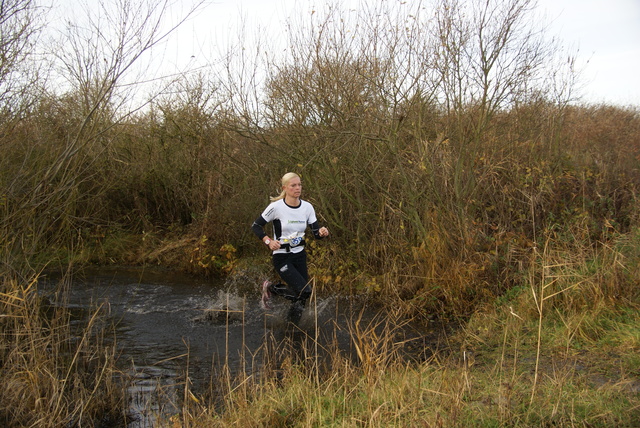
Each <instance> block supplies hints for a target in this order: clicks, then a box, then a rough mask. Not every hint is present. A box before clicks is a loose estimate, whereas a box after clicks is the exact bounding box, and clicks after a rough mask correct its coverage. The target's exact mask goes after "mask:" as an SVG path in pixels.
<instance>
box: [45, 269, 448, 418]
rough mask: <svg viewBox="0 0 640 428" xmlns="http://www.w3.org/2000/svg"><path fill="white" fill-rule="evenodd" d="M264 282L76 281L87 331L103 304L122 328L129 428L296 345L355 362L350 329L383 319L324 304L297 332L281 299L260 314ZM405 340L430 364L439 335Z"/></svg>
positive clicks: (350, 302)
mask: <svg viewBox="0 0 640 428" xmlns="http://www.w3.org/2000/svg"><path fill="white" fill-rule="evenodd" d="M54 282H55V281H54V280H51V283H50V286H52V285H53V283H54ZM257 282H258V280H257V278H251V276H250V275H248V276H246V277H242V276H239V277H237V278H235V279H234V280H233V281H226V282H222V281H219V280H213V281H212V280H203V279H194V278H193V277H190V276H185V275H181V274H177V273H173V272H170V271H166V270H160V269H142V268H121V267H119V268H100V269H97V270H92V271H85V272H84V273H83V274H82V275H76V276H75V277H74V279H73V281H72V283H71V286H70V289H71V291H70V294H69V297H68V302H67V303H66V305H68V307H69V308H70V309H71V311H72V314H74V315H75V316H74V319H76V322H77V323H78V325H82V323H83V322H86V319H87V317H88V316H89V314H91V313H92V311H93V310H94V308H95V307H97V306H98V305H102V307H103V308H104V312H105V313H106V315H105V316H104V317H103V318H106V319H104V320H103V321H107V322H108V323H110V324H113V325H114V326H115V333H116V334H115V336H116V342H117V346H118V349H119V351H120V358H119V362H120V366H121V368H122V369H123V370H124V371H125V372H127V373H128V375H129V377H130V378H131V379H132V381H131V384H130V387H129V395H130V405H129V412H130V414H131V416H132V421H133V422H132V423H131V424H129V425H127V426H130V427H147V426H154V421H155V420H156V417H157V415H159V414H160V415H163V416H167V415H172V414H176V413H177V412H178V409H179V408H180V404H179V403H180V400H181V399H182V397H183V395H184V382H185V380H186V379H188V381H189V385H190V388H191V390H192V391H194V393H196V394H203V393H207V392H211V379H212V378H213V374H214V372H215V370H216V368H219V367H220V366H221V365H223V364H227V365H228V367H229V368H230V370H231V371H232V372H234V371H236V372H237V371H238V370H241V369H242V370H245V371H248V372H253V373H256V372H259V371H260V368H261V366H262V364H263V362H264V361H265V357H264V355H263V354H264V350H265V349H266V348H268V347H269V346H271V349H273V348H274V347H275V348H278V347H279V345H280V344H282V343H284V342H285V341H288V340H289V339H291V338H292V337H293V338H294V340H295V338H296V337H297V338H298V339H301V338H305V337H306V338H309V337H311V338H312V339H313V340H312V342H314V343H319V344H320V345H321V346H316V347H315V349H323V346H324V345H325V344H327V343H332V344H334V346H335V345H337V346H338V347H339V348H340V350H341V351H343V352H344V353H346V354H348V355H352V356H353V357H354V358H355V352H354V346H353V342H352V339H351V334H350V333H349V329H348V328H347V325H349V324H350V323H351V325H352V324H353V321H354V319H355V318H357V317H361V324H360V325H361V327H363V328H365V329H366V326H367V325H368V324H367V323H369V322H371V320H374V319H380V317H378V316H377V315H379V314H378V311H376V309H375V308H368V307H366V306H365V305H364V304H362V303H361V302H359V301H357V300H354V299H337V298H324V299H323V298H319V299H317V300H315V301H313V302H311V303H310V304H309V307H308V308H307V309H306V310H305V313H304V314H303V317H302V319H301V321H300V323H299V324H298V325H297V326H292V325H291V324H290V323H288V322H287V321H286V312H287V309H288V306H289V304H288V302H286V301H282V302H279V301H277V300H275V301H274V304H275V307H274V308H273V309H272V310H270V311H265V310H263V309H262V308H261V307H260V305H259V297H260V296H259V291H258V285H257ZM373 323H374V324H375V323H377V321H373ZM402 334H403V336H404V337H402V338H400V339H399V340H402V341H404V342H405V343H406V347H407V348H408V349H410V352H411V353H412V354H413V357H415V358H426V357H428V354H429V353H430V352H431V351H432V350H433V348H434V347H435V346H437V344H436V341H437V339H436V338H437V336H439V332H437V331H431V332H425V331H418V330H414V329H412V328H411V327H410V326H406V327H404V328H403V333H402ZM409 336H410V340H407V338H408V337H409ZM267 344H269V346H266V345H267Z"/></svg>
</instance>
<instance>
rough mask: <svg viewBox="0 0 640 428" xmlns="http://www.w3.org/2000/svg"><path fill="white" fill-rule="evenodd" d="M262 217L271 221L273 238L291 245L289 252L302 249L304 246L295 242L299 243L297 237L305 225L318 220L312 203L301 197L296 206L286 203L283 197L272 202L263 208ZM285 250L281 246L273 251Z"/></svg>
mask: <svg viewBox="0 0 640 428" xmlns="http://www.w3.org/2000/svg"><path fill="white" fill-rule="evenodd" d="M262 218H263V219H264V220H266V222H267V223H269V222H273V234H274V239H275V240H277V241H280V243H281V244H289V245H291V251H290V252H291V253H299V252H300V251H302V250H303V249H304V246H303V245H297V242H298V243H299V238H303V237H304V232H305V230H306V229H307V225H310V224H313V223H315V222H316V221H318V220H317V218H316V212H315V210H314V209H313V205H311V204H310V203H309V202H307V201H303V200H302V199H301V200H300V205H298V206H297V207H292V206H289V205H287V204H286V203H285V202H284V199H279V200H277V201H275V202H272V203H270V204H269V206H268V207H267V208H265V210H264V212H263V213H262ZM286 252H287V250H286V249H284V248H282V249H279V250H276V251H274V252H273V253H274V254H278V253H286Z"/></svg>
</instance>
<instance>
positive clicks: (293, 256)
mask: <svg viewBox="0 0 640 428" xmlns="http://www.w3.org/2000/svg"><path fill="white" fill-rule="evenodd" d="M273 266H274V268H275V269H276V271H277V272H278V275H280V278H282V279H283V280H284V282H285V283H286V284H287V286H288V287H283V286H282V285H279V284H278V285H274V286H273V287H272V291H273V292H274V294H276V295H279V296H282V297H285V298H287V299H289V300H294V301H296V300H302V301H305V300H307V299H308V298H309V297H310V296H311V284H310V283H309V274H308V271H307V255H306V252H305V251H301V252H299V253H287V254H275V255H274V256H273Z"/></svg>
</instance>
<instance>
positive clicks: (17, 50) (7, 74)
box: [0, 0, 42, 113]
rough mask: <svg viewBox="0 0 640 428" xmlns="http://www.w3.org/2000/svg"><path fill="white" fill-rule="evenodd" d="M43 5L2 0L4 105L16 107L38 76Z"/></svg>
mask: <svg viewBox="0 0 640 428" xmlns="http://www.w3.org/2000/svg"><path fill="white" fill-rule="evenodd" d="M40 12H41V9H38V7H37V6H36V4H35V2H34V1H33V0H0V109H2V110H5V113H6V110H7V109H8V110H12V111H14V112H15V111H16V110H17V108H18V106H19V105H21V104H24V103H25V101H26V100H25V98H26V93H27V91H26V90H27V89H28V88H29V87H30V85H31V84H32V83H33V81H34V80H35V79H34V77H33V74H34V73H33V69H32V68H30V66H33V64H34V63H33V62H31V61H29V59H30V57H31V56H32V55H33V53H34V51H35V46H36V42H37V39H38V34H39V32H40V30H41V28H42V27H41V24H40V21H39V17H40Z"/></svg>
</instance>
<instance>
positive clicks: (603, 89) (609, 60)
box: [58, 0, 640, 106]
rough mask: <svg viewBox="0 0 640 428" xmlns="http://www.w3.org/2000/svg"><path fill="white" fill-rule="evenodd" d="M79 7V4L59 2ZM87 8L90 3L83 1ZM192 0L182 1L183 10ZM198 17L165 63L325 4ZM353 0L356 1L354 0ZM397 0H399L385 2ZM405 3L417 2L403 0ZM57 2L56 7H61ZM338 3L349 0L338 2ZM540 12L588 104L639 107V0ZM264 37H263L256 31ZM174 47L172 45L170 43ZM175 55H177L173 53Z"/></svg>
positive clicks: (548, 7) (237, 0) (216, 6)
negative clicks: (570, 58)
mask: <svg viewBox="0 0 640 428" xmlns="http://www.w3.org/2000/svg"><path fill="white" fill-rule="evenodd" d="M58 1H60V3H67V4H71V5H73V4H77V3H78V2H79V1H81V0H58ZM85 1H88V2H89V4H91V2H92V1H93V0H85ZM195 1H196V0H181V2H180V5H181V6H182V7H187V6H186V5H187V4H191V3H193V2H195ZM208 1H209V3H208V4H207V5H206V7H205V8H204V9H203V10H202V11H201V12H200V13H199V14H198V16H196V17H194V18H193V19H191V20H190V21H189V22H187V23H185V24H184V25H183V26H182V27H181V28H180V29H179V32H178V34H177V35H176V39H175V40H178V42H177V43H178V46H179V47H178V48H177V49H176V48H175V47H174V48H169V47H167V50H166V51H165V55H166V56H165V57H164V59H163V61H167V62H168V63H171V64H174V65H175V66H178V67H179V68H181V69H183V67H185V65H186V64H187V63H189V65H190V66H194V65H204V64H205V63H206V57H209V58H211V56H212V52H213V50H214V49H215V48H213V47H212V46H214V45H218V46H219V47H220V49H221V50H224V49H225V47H224V44H225V43H226V41H223V39H224V38H225V35H226V36H228V35H230V34H231V35H233V34H236V33H237V32H236V30H235V29H236V28H237V25H238V22H239V20H240V18H241V17H245V18H246V21H245V22H246V24H247V25H248V26H250V28H251V29H253V28H258V27H268V28H269V29H270V30H271V31H275V34H277V32H278V31H284V30H283V29H282V28H281V27H282V24H283V23H284V21H285V20H286V19H287V15H288V14H290V13H291V11H292V10H293V9H294V8H295V9H296V10H297V11H300V10H305V11H309V10H310V9H311V8H312V7H313V5H314V4H320V5H322V4H324V3H325V1H324V0H208ZM352 1H355V0H352ZM385 1H399V0H385ZM405 1H407V2H412V1H417V0H405ZM60 3H59V4H60ZM341 3H342V4H345V3H349V0H342V2H341ZM538 4H539V13H541V14H545V18H546V22H549V23H551V28H550V34H549V35H550V36H552V35H557V36H559V38H560V39H561V40H562V42H563V45H564V46H565V47H566V48H569V49H571V50H572V52H576V50H577V57H578V65H579V66H580V68H581V69H582V70H583V71H582V73H583V74H582V83H583V86H582V87H581V88H580V93H581V94H582V95H583V100H584V101H586V102H590V103H600V102H605V103H610V104H619V105H635V106H638V105H640V78H638V77H637V75H640V72H639V71H638V70H640V0H538ZM260 31H261V33H262V34H266V32H263V31H262V30H260ZM174 46H175V45H174ZM174 51H175V53H174Z"/></svg>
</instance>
